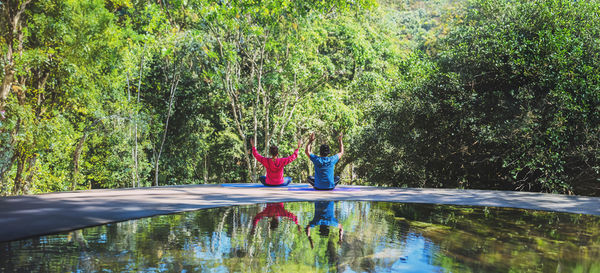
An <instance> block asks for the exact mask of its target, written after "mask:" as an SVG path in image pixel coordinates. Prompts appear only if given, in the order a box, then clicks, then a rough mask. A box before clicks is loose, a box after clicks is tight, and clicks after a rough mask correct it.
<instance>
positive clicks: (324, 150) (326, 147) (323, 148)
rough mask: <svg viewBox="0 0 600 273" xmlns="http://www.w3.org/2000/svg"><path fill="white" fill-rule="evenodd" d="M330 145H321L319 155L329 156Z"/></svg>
mask: <svg viewBox="0 0 600 273" xmlns="http://www.w3.org/2000/svg"><path fill="white" fill-rule="evenodd" d="M329 152H330V150H329V145H327V144H323V145H321V147H320V148H319V155H320V156H328V155H329Z"/></svg>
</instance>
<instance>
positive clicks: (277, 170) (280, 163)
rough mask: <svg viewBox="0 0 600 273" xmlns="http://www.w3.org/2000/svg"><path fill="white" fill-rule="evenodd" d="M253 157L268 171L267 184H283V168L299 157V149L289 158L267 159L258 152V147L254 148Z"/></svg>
mask: <svg viewBox="0 0 600 273" xmlns="http://www.w3.org/2000/svg"><path fill="white" fill-rule="evenodd" d="M252 155H254V158H256V160H258V162H260V164H262V165H263V166H265V169H266V170H267V180H266V183H267V184H269V185H281V184H283V167H285V165H287V164H289V163H290V162H292V161H294V160H295V159H296V158H297V157H298V149H296V150H295V151H294V153H293V154H292V155H290V156H288V157H283V158H266V157H263V156H262V155H260V154H259V153H258V152H257V151H256V147H252Z"/></svg>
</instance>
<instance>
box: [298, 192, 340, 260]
mask: <svg viewBox="0 0 600 273" xmlns="http://www.w3.org/2000/svg"><path fill="white" fill-rule="evenodd" d="M334 208H335V205H334V203H333V201H317V202H315V216H314V218H313V219H312V221H310V223H308V225H307V226H306V235H308V241H309V242H310V246H311V247H312V248H314V245H313V241H312V238H310V230H311V228H314V227H316V226H319V235H321V236H322V237H329V230H330V227H334V228H338V229H339V235H340V238H339V241H340V242H341V241H342V238H343V236H344V229H343V228H342V224H340V223H339V222H338V220H337V219H336V218H335V215H334V212H335V209H334Z"/></svg>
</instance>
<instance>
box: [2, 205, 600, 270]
mask: <svg viewBox="0 0 600 273" xmlns="http://www.w3.org/2000/svg"><path fill="white" fill-rule="evenodd" d="M0 271H1V272H17V271H18V272H70V271H74V272H77V271H79V272H94V271H101V272H123V271H127V272H129V271H143V272H315V271H317V272H600V217H598V216H590V215H576V214H565V213H551V212H541V211H531V210H520V209H507V208H489V207H468V206H448V205H431V204H403V203H387V202H341V201H340V202H328V201H324V202H294V203H270V204H260V205H252V206H237V207H227V208H216V209H207V210H198V211H194V212H186V213H179V214H172V215H163V216H156V217H151V218H145V219H139V220H132V221H126V222H120V223H113V224H108V225H103V226H96V227H90V228H85V229H81V230H76V231H72V232H67V233H62V234H56V235H49V236H41V237H35V238H30V239H25V240H20V241H13V242H9V243H0Z"/></svg>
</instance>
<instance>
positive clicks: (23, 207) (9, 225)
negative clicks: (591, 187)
mask: <svg viewBox="0 0 600 273" xmlns="http://www.w3.org/2000/svg"><path fill="white" fill-rule="evenodd" d="M344 187H348V186H344ZM355 188H358V189H360V190H358V191H334V192H328V191H289V190H288V189H287V188H239V187H222V186H220V185H189V186H172V187H152V188H137V189H115V190H89V191H76V192H63V193H51V194H42V195H29V196H16V197H2V198H0V242H5V241H12V240H16V239H22V238H27V237H31V236H36V235H44V234H51V233H57V232H61V231H68V230H73V229H78V228H82V227H87V226H94V225H100V224H105V223H110V222H117V221H123V220H128V219H136V218H142V217H148V216H153V215H158V214H169V213H176V212H182V211H190V210H197V209H204V208H212V207H222V206H231V205H244V204H255V203H266V202H288V201H313V200H331V201H337V200H360V201H388V202H404V203H435V204H453V205H474V206H492V207H512V208H524V209H535V210H545V211H558V212H569V213H581V214H592V215H600V197H584V196H568V195H558V194H543V193H530V192H512V191H484V190H454V189H414V188H377V187H358V186H355Z"/></svg>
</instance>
